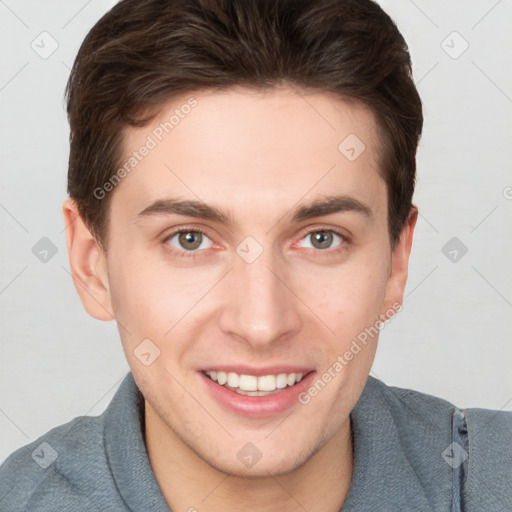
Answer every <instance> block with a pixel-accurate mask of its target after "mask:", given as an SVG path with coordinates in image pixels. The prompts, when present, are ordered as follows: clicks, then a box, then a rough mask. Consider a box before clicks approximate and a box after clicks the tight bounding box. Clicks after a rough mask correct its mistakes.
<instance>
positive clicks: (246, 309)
mask: <svg viewBox="0 0 512 512" xmlns="http://www.w3.org/2000/svg"><path fill="white" fill-rule="evenodd" d="M226 277H227V278H226V279H225V280H224V281H225V282H224V283H223V290H222V295H221V296H222V297H223V299H222V300H221V311H220V316H219V324H220V328H221V329H222V331H223V332H224V333H226V334H228V335H231V336H234V337H236V338H238V339H239V340H243V341H244V342H245V343H248V344H250V345H251V346H253V347H254V348H256V349H262V348H265V347H268V346H270V345H272V344H274V343H276V342H279V340H282V339H284V338H285V337H290V336H291V335H293V334H294V333H297V332H298V331H299V330H300V328H301V316H300V309H299V308H300V306H301V302H300V300H299V299H298V298H297V296H296V295H295V294H294V283H293V279H292V276H291V274H290V272H287V271H286V265H285V262H283V261H282V260H280V259H279V258H277V257H273V256H272V255H271V251H270V249H269V250H266V251H263V253H262V254H261V255H260V256H259V257H258V258H257V259H256V260H255V261H253V262H251V263H249V262H247V261H245V260H244V259H243V258H241V257H239V256H238V255H235V259H234V264H233V268H232V270H231V271H230V272H229V275H228V276H226Z"/></svg>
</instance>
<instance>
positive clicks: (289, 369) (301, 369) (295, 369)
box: [202, 364, 313, 377]
mask: <svg viewBox="0 0 512 512" xmlns="http://www.w3.org/2000/svg"><path fill="white" fill-rule="evenodd" d="M202 371H203V372H214V371H215V372H225V373H229V372H233V373H237V374H238V375H254V376H256V377H261V376H263V375H279V374H280V373H287V374H290V373H302V374H303V375H306V374H307V373H310V372H311V371H313V370H312V369H311V368H308V367H306V366H290V365H272V366H265V368H254V367H251V366H246V365H240V364H237V365H234V364H233V365H222V364H220V365H218V366H214V365H210V366H208V367H206V368H203V369H202Z"/></svg>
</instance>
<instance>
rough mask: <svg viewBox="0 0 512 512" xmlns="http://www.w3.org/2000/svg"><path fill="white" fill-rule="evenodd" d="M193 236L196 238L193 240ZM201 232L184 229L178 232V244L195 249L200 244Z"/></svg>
mask: <svg viewBox="0 0 512 512" xmlns="http://www.w3.org/2000/svg"><path fill="white" fill-rule="evenodd" d="M194 238H195V239H196V240H195V242H194ZM201 239H202V233H200V232H199V231H186V232H183V233H181V234H180V236H179V241H180V244H181V245H182V246H183V247H184V248H185V249H197V248H198V247H199V246H200V245H201V241H202V240H201Z"/></svg>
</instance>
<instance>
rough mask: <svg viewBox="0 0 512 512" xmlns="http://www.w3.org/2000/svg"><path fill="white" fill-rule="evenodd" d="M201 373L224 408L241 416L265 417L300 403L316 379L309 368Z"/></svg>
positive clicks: (229, 369) (225, 370)
mask: <svg viewBox="0 0 512 512" xmlns="http://www.w3.org/2000/svg"><path fill="white" fill-rule="evenodd" d="M237 369H238V371H242V372H244V373H238V372H235V371H232V370H233V369H232V368H223V369H213V368H211V369H206V370H201V371H199V372H198V373H199V375H200V376H201V380H202V382H203V385H205V387H206V391H207V392H208V393H209V395H210V396H211V397H212V398H213V400H214V401H215V402H216V403H218V404H219V405H220V406H221V407H223V408H224V409H226V410H228V411H230V412H231V413H233V412H234V413H235V414H237V415H242V416H250V417H265V416H272V415H275V414H279V413H282V412H284V411H286V410H288V409H290V408H292V407H294V406H297V405H298V404H300V402H299V396H300V395H301V393H303V392H304V391H305V390H306V389H307V388H308V387H309V386H310V385H311V384H312V383H313V380H314V376H315V374H316V371H315V370H310V369H308V368H302V367H301V368H298V367H297V368H286V369H285V368H282V367H280V368H267V369H260V370H256V369H250V368H239V367H238V368H237Z"/></svg>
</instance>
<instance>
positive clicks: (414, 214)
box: [381, 206, 418, 316]
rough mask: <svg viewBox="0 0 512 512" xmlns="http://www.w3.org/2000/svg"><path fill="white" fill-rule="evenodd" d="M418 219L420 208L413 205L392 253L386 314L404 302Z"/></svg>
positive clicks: (384, 306)
mask: <svg viewBox="0 0 512 512" xmlns="http://www.w3.org/2000/svg"><path fill="white" fill-rule="evenodd" d="M417 220H418V209H417V208H416V206H412V208H411V211H410V212H409V217H408V218H407V222H406V223H405V225H404V227H403V228H402V231H401V232H400V236H399V239H398V240H397V242H396V244H395V247H394V248H393V252H392V254H391V270H390V275H389V278H388V283H387V287H386V297H385V299H384V304H383V308H382V312H381V313H382V314H383V315H385V316H386V312H389V311H391V310H395V309H396V306H397V304H400V305H401V304H402V301H403V296H404V290H405V285H406V284H407V274H408V268H409V256H410V254H411V247H412V239H413V234H414V228H415V226H416V221H417Z"/></svg>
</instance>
